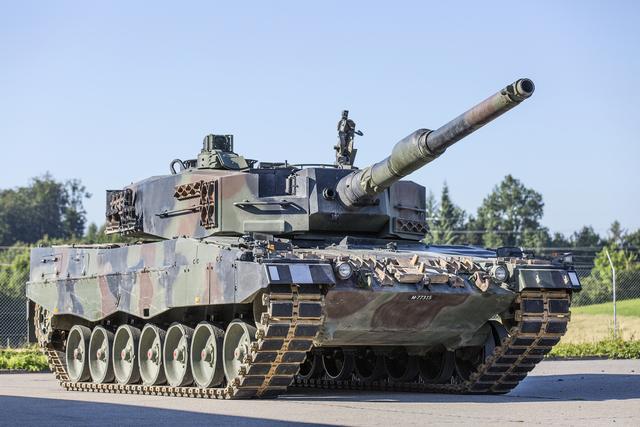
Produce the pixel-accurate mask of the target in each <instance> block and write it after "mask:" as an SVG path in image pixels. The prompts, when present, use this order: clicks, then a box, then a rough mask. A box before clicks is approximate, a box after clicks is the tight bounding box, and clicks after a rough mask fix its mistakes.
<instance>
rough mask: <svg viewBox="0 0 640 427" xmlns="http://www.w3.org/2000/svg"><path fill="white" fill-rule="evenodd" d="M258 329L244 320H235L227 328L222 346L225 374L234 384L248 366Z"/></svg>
mask: <svg viewBox="0 0 640 427" xmlns="http://www.w3.org/2000/svg"><path fill="white" fill-rule="evenodd" d="M255 337H256V328H255V327H253V326H251V325H249V324H248V323H246V322H243V321H242V320H234V321H233V322H231V323H229V326H227V331H226V332H225V335H224V343H223V345H222V355H223V364H224V374H225V376H226V377H227V381H228V382H229V383H233V382H234V381H235V379H236V378H237V377H238V376H239V375H240V374H241V372H242V369H243V368H245V367H246V365H247V360H246V358H247V357H250V355H251V345H252V343H253V342H254V341H255V339H256V338H255Z"/></svg>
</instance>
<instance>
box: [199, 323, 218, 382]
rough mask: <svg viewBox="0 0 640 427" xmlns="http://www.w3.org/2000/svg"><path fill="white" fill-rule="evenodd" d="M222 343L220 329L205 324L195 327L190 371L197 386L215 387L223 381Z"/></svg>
mask: <svg viewBox="0 0 640 427" xmlns="http://www.w3.org/2000/svg"><path fill="white" fill-rule="evenodd" d="M223 341H224V331H223V330H222V329H220V328H218V327H216V326H214V325H212V324H210V323H207V322H202V323H200V324H199V325H198V326H197V327H196V329H195V331H194V333H193V338H192V340H191V369H192V371H193V379H194V380H195V382H196V384H198V386H200V387H202V388H208V387H215V386H217V385H220V383H221V382H222V380H224V367H223V366H222V346H223Z"/></svg>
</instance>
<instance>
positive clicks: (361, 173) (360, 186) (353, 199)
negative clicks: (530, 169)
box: [336, 79, 535, 208]
mask: <svg viewBox="0 0 640 427" xmlns="http://www.w3.org/2000/svg"><path fill="white" fill-rule="evenodd" d="M534 89H535V86H534V84H533V82H532V81H531V80H529V79H520V80H517V81H516V82H514V83H513V84H510V85H509V86H507V87H505V88H504V89H502V90H501V91H499V92H497V93H495V94H494V95H492V96H490V97H489V98H487V99H485V100H484V101H482V102H481V103H479V104H477V105H476V106H474V107H472V108H471V109H469V110H467V111H466V112H465V113H463V114H461V115H459V116H458V117H456V118H455V119H453V120H451V121H450V122H449V123H447V124H445V125H443V126H441V127H440V128H438V129H436V130H433V131H431V130H429V129H418V130H417V131H415V132H413V133H412V134H411V135H409V136H407V137H406V138H404V139H402V140H401V141H400V142H398V143H397V144H396V145H395V147H393V150H392V152H391V155H390V156H389V157H387V158H386V159H384V160H382V161H381V162H378V163H376V164H374V165H372V166H369V167H367V168H364V169H360V170H357V171H354V172H353V173H351V174H349V175H346V176H344V177H343V178H342V179H341V180H340V181H339V182H338V185H337V187H336V192H337V194H338V198H339V200H340V201H341V202H342V203H343V204H344V205H345V206H346V207H348V208H355V207H357V206H363V205H364V206H366V205H369V204H371V203H372V202H373V200H374V196H376V195H378V194H380V193H382V192H383V191H384V190H386V189H387V188H389V187H390V186H391V185H392V184H393V183H395V182H397V181H399V180H400V179H402V178H403V177H405V176H407V175H409V174H410V173H411V172H413V171H415V170H417V169H419V168H421V167H423V166H424V165H426V164H427V163H429V162H431V161H432V160H434V159H435V158H436V157H438V156H440V155H441V154H442V153H444V151H445V150H446V149H447V148H448V147H450V146H452V145H453V144H455V143H456V142H458V141H459V140H461V139H462V138H464V137H465V136H467V135H469V134H470V133H472V132H474V131H475V130H477V129H479V128H481V127H482V126H484V125H485V124H487V123H489V122H490V121H492V120H493V119H495V118H497V117H498V116H500V115H502V114H504V113H505V112H507V111H509V110H510V109H512V108H513V107H515V106H516V105H518V104H519V103H520V102H522V101H524V100H525V99H527V98H529V97H530V96H531V94H533V91H534Z"/></svg>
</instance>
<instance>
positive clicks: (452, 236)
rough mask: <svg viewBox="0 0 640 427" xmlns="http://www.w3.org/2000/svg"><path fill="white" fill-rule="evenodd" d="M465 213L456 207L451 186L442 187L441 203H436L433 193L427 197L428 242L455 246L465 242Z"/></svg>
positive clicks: (445, 184)
mask: <svg viewBox="0 0 640 427" xmlns="http://www.w3.org/2000/svg"><path fill="white" fill-rule="evenodd" d="M465 216H466V215H465V212H464V210H462V209H461V208H460V207H458V206H456V205H455V204H454V203H453V201H452V200H451V196H450V195H449V186H448V185H447V183H446V182H445V183H444V185H443V186H442V193H441V195H440V202H439V203H436V202H435V198H434V196H433V193H431V192H430V193H429V197H427V223H428V225H429V235H428V236H427V242H428V243H432V244H441V245H453V244H458V243H461V242H462V241H463V235H464V234H463V233H462V234H461V231H464V229H465Z"/></svg>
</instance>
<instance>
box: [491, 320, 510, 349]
mask: <svg viewBox="0 0 640 427" xmlns="http://www.w3.org/2000/svg"><path fill="white" fill-rule="evenodd" d="M489 324H490V325H491V330H492V331H493V338H494V340H495V343H496V346H497V347H500V346H501V345H502V341H503V340H504V339H505V338H508V337H509V331H508V330H507V328H506V327H505V326H504V325H503V324H502V323H500V322H498V321H496V320H489Z"/></svg>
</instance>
